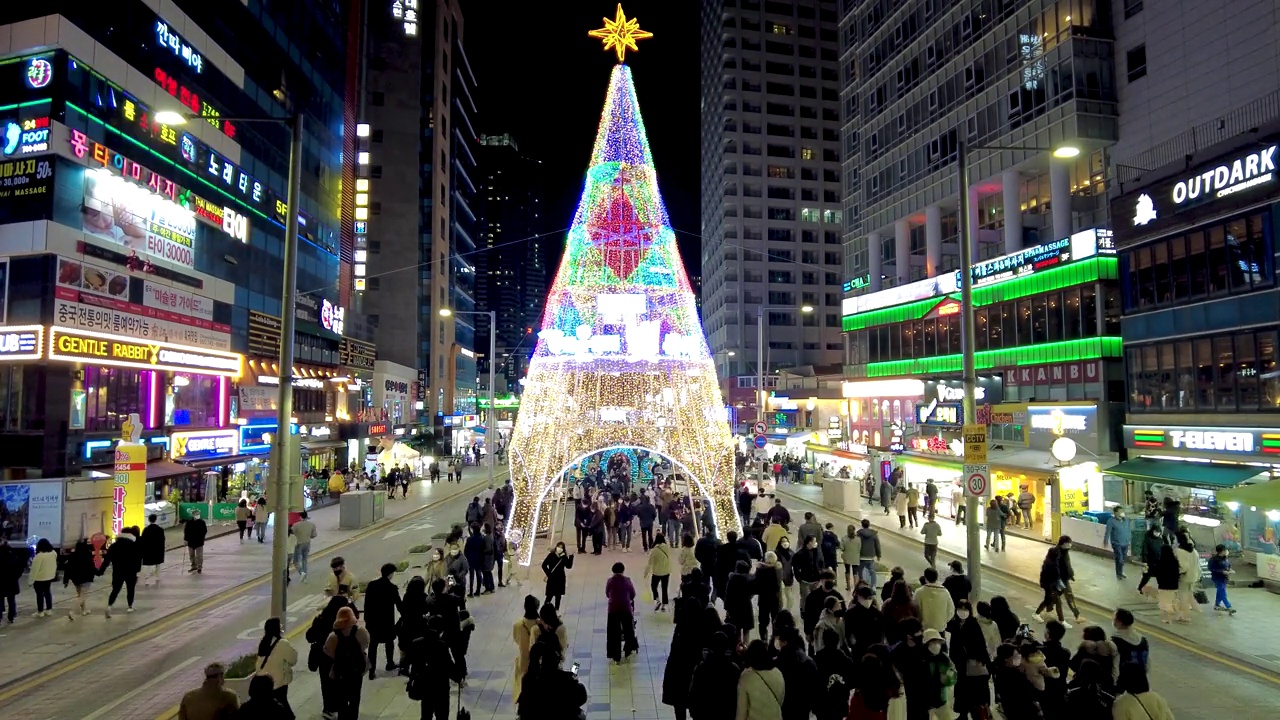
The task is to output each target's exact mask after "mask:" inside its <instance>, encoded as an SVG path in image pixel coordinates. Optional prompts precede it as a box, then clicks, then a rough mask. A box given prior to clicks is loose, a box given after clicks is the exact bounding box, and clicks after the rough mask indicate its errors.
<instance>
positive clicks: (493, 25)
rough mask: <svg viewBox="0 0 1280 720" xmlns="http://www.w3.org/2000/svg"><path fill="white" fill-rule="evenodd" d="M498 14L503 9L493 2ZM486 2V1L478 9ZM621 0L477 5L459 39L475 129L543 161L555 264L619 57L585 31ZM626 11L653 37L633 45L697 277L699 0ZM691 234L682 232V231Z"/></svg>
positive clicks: (637, 4)
mask: <svg viewBox="0 0 1280 720" xmlns="http://www.w3.org/2000/svg"><path fill="white" fill-rule="evenodd" d="M499 7H500V8H501V11H498V8H499ZM480 8H483V10H481V9H480ZM616 8H617V2H616V1H615V0H610V1H608V2H602V1H601V0H574V1H573V2H563V3H517V2H502V3H476V2H473V3H470V4H469V5H464V6H463V12H464V13H465V14H464V18H465V23H466V24H465V30H464V36H463V37H464V44H465V48H466V51H467V57H468V58H469V59H470V60H471V65H472V69H473V70H474V71H475V74H476V81H477V83H478V84H479V97H478V98H477V102H478V103H479V105H480V108H481V109H480V121H479V123H478V127H477V128H476V130H477V132H481V133H488V134H500V133H504V132H509V133H511V134H512V135H513V136H514V137H515V139H516V143H517V144H518V145H519V146H520V150H521V151H522V152H523V153H525V154H526V155H528V156H530V157H533V158H536V159H539V160H542V162H543V166H544V167H545V168H546V187H545V196H546V202H547V208H546V209H547V213H546V214H547V217H546V218H545V227H546V229H547V230H548V231H555V230H559V231H560V232H559V233H557V234H556V236H555V241H554V244H555V246H556V250H555V251H554V252H553V253H552V254H551V255H550V256H549V257H548V258H547V259H548V262H552V263H554V264H553V265H551V267H557V266H558V264H559V259H560V247H561V246H562V244H563V242H564V229H567V228H568V226H569V224H570V223H571V222H572V221H573V212H574V210H575V208H576V207H577V202H578V199H579V197H580V195H581V193H582V183H583V179H584V177H585V173H586V170H587V162H588V160H589V159H590V157H591V144H592V142H594V140H595V134H596V127H597V126H598V125H599V122H600V111H601V109H602V108H603V107H604V96H605V91H606V90H607V88H608V83H609V73H610V71H611V70H612V68H613V65H614V64H615V63H616V61H617V56H616V55H614V53H613V51H612V50H610V51H609V52H608V53H605V52H604V50H603V45H602V43H601V41H599V40H597V39H595V38H591V37H588V36H587V32H588V31H590V30H594V29H596V28H599V27H603V25H604V23H603V22H601V18H602V17H604V16H607V17H609V18H610V19H612V18H613V17H614V14H615V12H616ZM623 9H624V10H625V11H626V13H627V17H628V18H631V17H636V18H639V20H640V28H641V29H642V30H648V31H650V32H652V33H653V34H654V37H652V38H649V39H648V40H640V41H639V42H638V44H639V47H640V50H639V52H630V51H628V52H627V64H628V65H630V66H631V69H632V73H633V77H634V78H635V82H636V92H637V94H638V97H639V99H640V110H641V112H642V113H643V114H644V120H645V129H646V130H647V131H648V135H649V145H650V147H651V148H652V150H653V156H654V162H655V163H657V168H658V183H659V187H660V189H661V191H662V195H663V199H664V200H665V201H666V205H667V212H668V213H669V214H670V216H671V225H672V227H674V228H675V229H676V231H677V232H676V237H677V238H678V239H679V243H680V253H681V255H682V256H683V258H684V262H685V267H686V269H687V270H688V271H689V274H690V275H696V274H698V272H699V265H700V252H699V249H698V248H699V239H698V237H697V234H698V232H699V231H700V228H701V223H700V220H699V199H698V184H699V137H698V134H699V100H700V98H699V86H700V81H699V51H698V50H699V49H698V34H699V31H698V3H697V2H692V1H691V0H680V1H679V2H673V1H672V0H627V1H626V2H625V3H624V4H623ZM681 231H684V232H681Z"/></svg>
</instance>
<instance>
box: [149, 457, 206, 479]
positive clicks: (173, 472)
mask: <svg viewBox="0 0 1280 720" xmlns="http://www.w3.org/2000/svg"><path fill="white" fill-rule="evenodd" d="M199 472H200V471H198V470H196V469H195V468H193V467H191V466H190V465H179V464H178V463H174V462H169V461H168V460H156V461H155V462H149V463H147V479H148V480H163V479H164V478H170V477H178V476H179V475H198V474H199Z"/></svg>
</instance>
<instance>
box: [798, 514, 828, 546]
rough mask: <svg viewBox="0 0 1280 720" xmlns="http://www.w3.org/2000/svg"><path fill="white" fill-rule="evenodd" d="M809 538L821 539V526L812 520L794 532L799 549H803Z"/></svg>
mask: <svg viewBox="0 0 1280 720" xmlns="http://www.w3.org/2000/svg"><path fill="white" fill-rule="evenodd" d="M809 538H818V539H821V538H822V526H821V525H819V524H818V523H817V522H815V521H813V520H810V521H809V522H807V523H804V524H803V525H801V526H800V529H799V530H797V531H796V540H797V543H796V544H797V545H799V546H800V547H804V544H805V542H807V541H808V540H809Z"/></svg>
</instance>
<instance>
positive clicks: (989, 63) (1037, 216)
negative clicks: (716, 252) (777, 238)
mask: <svg viewBox="0 0 1280 720" xmlns="http://www.w3.org/2000/svg"><path fill="white" fill-rule="evenodd" d="M1109 7H1110V3H1104V2H1097V1H1096V0H1070V1H1056V0H910V1H909V2H892V1H890V0H871V1H869V2H860V3H851V2H846V3H844V8H843V9H844V13H843V16H842V18H841V21H840V37H841V72H842V73H843V79H844V90H843V92H842V96H841V100H842V105H843V112H844V129H843V132H842V135H843V147H842V150H843V152H844V159H845V163H844V194H845V202H844V219H845V223H846V227H845V233H846V235H845V237H846V240H847V245H846V252H847V254H848V267H847V268H846V271H847V274H848V277H847V278H846V279H847V280H848V281H849V283H850V285H849V287H850V289H851V290H862V289H866V290H869V291H873V292H874V291H877V290H880V289H882V288H887V287H892V286H896V285H903V284H906V283H909V282H912V281H915V280H920V279H923V278H930V277H935V276H938V275H941V274H944V273H946V272H950V271H954V270H956V269H957V268H958V267H959V257H960V253H959V244H958V242H959V235H960V233H959V219H958V215H959V214H958V198H959V192H960V190H959V189H958V187H959V184H960V183H959V180H958V179H957V177H956V175H957V172H956V164H957V159H958V153H959V152H960V148H961V146H962V145H964V146H967V147H968V148H969V152H968V159H969V167H970V177H971V187H969V188H966V189H965V192H967V193H968V194H969V198H970V200H971V207H972V208H973V212H972V213H971V233H970V237H971V238H972V240H973V243H974V246H975V252H974V259H975V261H977V260H982V259H989V258H994V257H997V256H1002V255H1005V254H1009V253H1015V252H1017V251H1020V250H1022V249H1023V248H1024V247H1031V246H1035V245H1038V244H1040V243H1044V242H1052V241H1055V240H1059V239H1062V238H1066V237H1068V236H1070V235H1071V233H1072V231H1073V230H1074V229H1076V228H1081V227H1084V228H1088V227H1093V226H1096V225H1103V224H1105V220H1106V201H1105V188H1106V185H1105V177H1106V166H1105V162H1106V148H1107V147H1108V146H1109V145H1110V144H1112V143H1114V142H1115V140H1116V137H1117V133H1118V123H1117V119H1116V115H1117V112H1116V100H1117V90H1118V88H1117V84H1118V81H1117V78H1116V73H1115V61H1114V54H1115V43H1114V41H1113V39H1112V38H1113V37H1114V35H1113V31H1112V21H1111V17H1110V16H1109V15H1108V14H1107V9H1108V8H1109ZM1065 145H1071V146H1073V147H1076V148H1078V149H1079V150H1080V151H1081V152H1080V154H1079V155H1077V156H1076V157H1074V158H1071V159H1070V160H1059V159H1057V158H1054V157H1053V154H1052V153H1051V152H1048V151H1046V150H1045V149H1052V148H1058V147H1062V146H1065ZM983 146H998V147H1028V148H1041V149H1040V150H1034V149H1033V150H1018V151H1001V150H982V149H979V148H981V147H983Z"/></svg>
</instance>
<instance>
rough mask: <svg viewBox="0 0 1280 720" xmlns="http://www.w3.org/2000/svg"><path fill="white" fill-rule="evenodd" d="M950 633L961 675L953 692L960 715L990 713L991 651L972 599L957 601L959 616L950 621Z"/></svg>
mask: <svg viewBox="0 0 1280 720" xmlns="http://www.w3.org/2000/svg"><path fill="white" fill-rule="evenodd" d="M947 636H948V637H949V638H950V641H951V642H950V656H951V662H952V664H953V665H954V666H955V668H956V675H957V677H956V685H955V689H954V693H953V694H954V696H955V702H954V704H953V707H954V709H955V712H956V714H957V715H958V716H959V717H960V718H969V717H970V716H972V717H974V718H981V717H986V713H985V712H984V708H985V707H986V706H987V704H988V702H989V700H990V697H991V689H990V687H989V682H990V679H991V676H990V672H991V670H990V666H991V655H990V653H989V651H988V650H987V639H986V638H985V637H984V636H983V634H982V627H981V625H979V623H978V620H977V618H975V617H974V616H973V607H972V606H971V605H970V604H969V601H968V600H961V601H960V602H959V603H957V604H956V616H955V617H954V618H952V620H951V622H949V623H947Z"/></svg>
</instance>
